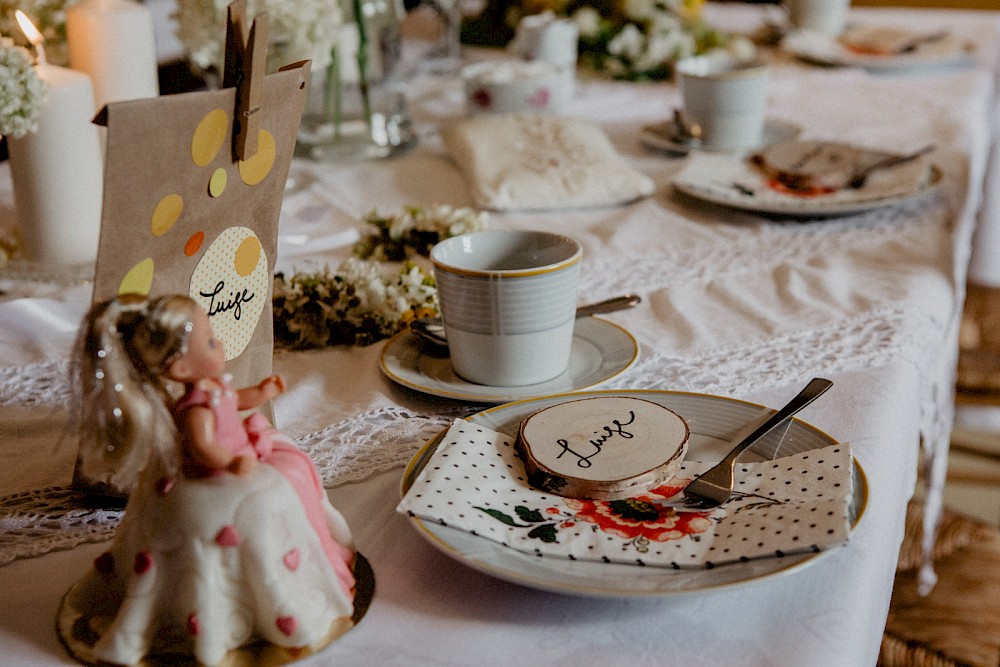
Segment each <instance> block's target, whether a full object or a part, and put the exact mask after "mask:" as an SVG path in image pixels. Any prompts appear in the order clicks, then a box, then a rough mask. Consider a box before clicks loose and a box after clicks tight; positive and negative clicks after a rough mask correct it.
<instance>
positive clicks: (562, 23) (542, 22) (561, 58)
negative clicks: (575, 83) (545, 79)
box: [510, 11, 580, 68]
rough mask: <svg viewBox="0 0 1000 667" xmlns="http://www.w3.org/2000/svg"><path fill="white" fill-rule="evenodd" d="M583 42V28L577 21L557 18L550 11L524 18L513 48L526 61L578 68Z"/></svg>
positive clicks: (513, 42) (512, 45)
mask: <svg viewBox="0 0 1000 667" xmlns="http://www.w3.org/2000/svg"><path fill="white" fill-rule="evenodd" d="M579 39H580V28H579V27H578V26H577V25H576V22H575V21H573V20H571V19H560V18H556V16H555V14H553V13H552V12H550V11H546V12H542V13H541V14H531V15H529V16H525V17H524V18H522V19H521V22H520V23H518V25H517V31H516V32H515V34H514V39H513V40H512V41H511V43H510V49H511V50H512V51H513V52H514V53H516V54H518V55H519V56H521V57H522V58H525V59H526V60H541V61H543V62H547V63H549V64H550V65H555V66H556V67H560V68H561V67H571V68H575V67H576V59H577V43H578V42H579Z"/></svg>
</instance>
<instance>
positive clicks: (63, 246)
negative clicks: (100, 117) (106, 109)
mask: <svg viewBox="0 0 1000 667" xmlns="http://www.w3.org/2000/svg"><path fill="white" fill-rule="evenodd" d="M25 31H26V32H28V29H27V28H26V29H25ZM29 39H30V40H31V41H32V43H33V44H35V46H36V48H38V47H40V46H41V44H42V42H41V35H40V34H38V33H37V31H35V33H34V34H29ZM38 52H39V63H38V65H37V66H36V71H37V72H38V76H39V77H40V78H41V79H42V81H44V82H45V84H46V92H45V98H44V101H43V103H42V110H41V114H40V115H39V118H38V130H37V131H36V132H34V133H29V134H26V135H25V136H24V137H22V138H20V139H14V138H13V137H8V145H7V148H8V151H9V153H10V168H11V176H12V178H13V182H14V205H15V207H16V209H17V219H18V225H19V228H20V233H21V249H22V254H23V255H24V257H25V258H26V259H29V260H32V261H37V262H50V263H55V264H64V265H74V264H86V263H90V262H93V261H94V260H95V258H96V257H97V241H98V236H99V235H100V229H101V201H102V195H103V192H102V188H103V185H102V184H103V182H104V178H103V173H102V171H103V158H102V152H101V142H100V138H99V135H98V131H97V130H98V128H97V126H96V125H94V124H93V123H91V122H90V121H91V119H92V118H93V114H94V95H93V92H92V91H91V86H90V79H89V78H88V77H87V75H85V74H82V73H80V72H75V71H73V70H70V69H66V68H65V67H57V66H55V65H50V64H48V63H46V62H45V60H44V55H43V54H44V50H43V49H41V48H38Z"/></svg>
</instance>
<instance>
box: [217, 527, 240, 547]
mask: <svg viewBox="0 0 1000 667" xmlns="http://www.w3.org/2000/svg"><path fill="white" fill-rule="evenodd" d="M215 543H216V544H218V545H219V546H220V547H235V546H236V545H237V544H239V543H240V534H239V532H238V531H237V530H236V528H234V527H233V526H223V527H222V530H220V531H219V532H218V533H216V534H215Z"/></svg>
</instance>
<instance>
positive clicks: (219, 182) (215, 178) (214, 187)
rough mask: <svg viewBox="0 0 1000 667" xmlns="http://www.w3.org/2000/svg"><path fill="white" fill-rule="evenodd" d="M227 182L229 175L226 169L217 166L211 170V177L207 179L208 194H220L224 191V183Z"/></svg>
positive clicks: (216, 195)
mask: <svg viewBox="0 0 1000 667" xmlns="http://www.w3.org/2000/svg"><path fill="white" fill-rule="evenodd" d="M228 182H229V175H228V174H226V170H225V169H223V168H222V167H219V168H218V169H216V170H215V171H214V172H212V178H211V179H210V180H209V181H208V194H210V195H212V196H213V197H218V196H220V195H221V194H222V193H223V192H225V191H226V183H228Z"/></svg>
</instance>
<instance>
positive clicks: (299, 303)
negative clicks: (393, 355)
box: [272, 206, 487, 349]
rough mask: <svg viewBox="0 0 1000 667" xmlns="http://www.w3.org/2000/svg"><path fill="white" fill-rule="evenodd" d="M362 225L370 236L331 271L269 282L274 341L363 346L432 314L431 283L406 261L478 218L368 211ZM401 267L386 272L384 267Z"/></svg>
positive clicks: (472, 227)
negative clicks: (393, 264) (370, 229)
mask: <svg viewBox="0 0 1000 667" xmlns="http://www.w3.org/2000/svg"><path fill="white" fill-rule="evenodd" d="M364 221H365V222H366V223H367V224H369V225H371V226H372V227H374V229H375V231H374V232H372V233H370V234H368V235H366V236H365V237H364V238H363V239H362V240H361V241H359V242H358V244H357V245H356V246H355V247H354V255H355V256H354V257H352V258H350V259H348V260H346V261H345V262H344V263H343V264H341V265H340V266H339V267H337V269H336V271H330V270H323V271H320V272H316V273H295V274H293V275H291V276H288V277H286V276H285V275H283V274H281V273H279V274H277V275H276V276H275V279H274V296H273V301H272V306H273V312H274V341H275V345H276V346H278V347H284V348H289V349H309V348H318V347H326V346H330V345H369V344H371V343H374V342H376V341H379V340H382V339H384V338H388V337H389V336H392V335H393V334H395V333H396V332H398V331H399V330H400V329H402V328H403V327H404V326H406V324H407V322H409V321H410V320H412V319H413V318H415V317H426V316H429V315H436V314H437V313H438V300H437V289H436V288H435V286H434V278H433V277H432V276H430V275H428V274H427V273H426V272H425V271H423V270H422V269H421V268H420V267H419V266H418V265H416V264H414V263H413V262H411V261H408V258H409V257H410V256H411V255H412V254H414V253H415V254H421V255H426V254H428V253H429V252H430V249H431V248H432V247H433V246H434V244H435V243H437V242H438V241H441V240H442V239H445V238H448V237H449V236H455V235H457V234H464V233H466V232H471V231H477V230H480V229H484V228H485V227H486V222H487V214H486V213H485V212H479V211H474V210H472V209H468V208H458V209H456V208H452V207H450V206H432V207H428V208H422V207H417V206H409V207H406V208H405V209H404V211H403V212H402V213H399V214H396V215H391V216H382V215H379V214H378V213H377V212H376V211H372V212H371V213H369V214H368V215H367V216H366V217H365V219H364ZM390 261H391V262H398V261H403V264H402V268H400V269H398V270H394V269H392V268H391V267H390V265H388V264H386V262H390Z"/></svg>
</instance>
